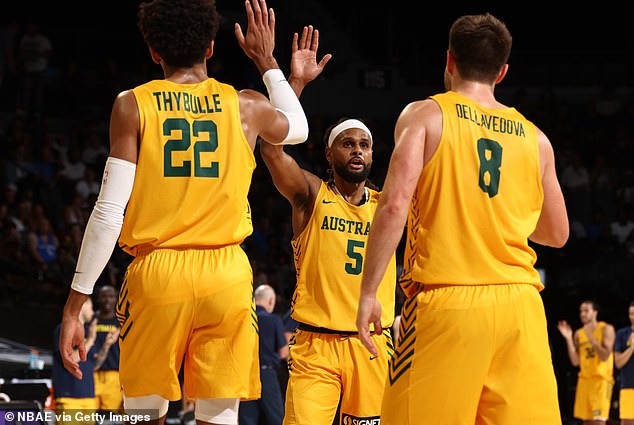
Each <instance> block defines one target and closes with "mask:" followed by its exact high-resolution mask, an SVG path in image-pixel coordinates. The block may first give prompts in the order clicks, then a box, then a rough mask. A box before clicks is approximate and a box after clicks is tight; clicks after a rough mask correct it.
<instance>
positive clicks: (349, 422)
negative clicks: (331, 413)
mask: <svg viewBox="0 0 634 425" xmlns="http://www.w3.org/2000/svg"><path fill="white" fill-rule="evenodd" d="M341 423H342V425H380V424H381V418H380V417H379V416H365V417H358V416H352V415H348V414H346V413H344V414H343V415H342V421H341Z"/></svg>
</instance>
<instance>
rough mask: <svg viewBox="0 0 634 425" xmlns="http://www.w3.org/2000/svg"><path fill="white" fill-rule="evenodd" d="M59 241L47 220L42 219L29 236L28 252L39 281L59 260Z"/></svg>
mask: <svg viewBox="0 0 634 425" xmlns="http://www.w3.org/2000/svg"><path fill="white" fill-rule="evenodd" d="M58 247H59V240H58V239H57V236H56V235H55V232H53V228H52V227H51V223H50V221H49V220H48V219H47V218H40V219H39V220H38V221H37V222H36V224H35V227H34V228H33V229H32V230H31V231H30V232H29V234H28V252H29V254H30V256H31V259H32V260H33V261H34V263H35V265H36V267H37V270H38V276H39V280H41V279H42V278H43V275H44V273H46V272H47V271H48V269H49V265H50V264H51V263H53V262H54V261H55V260H57V248H58Z"/></svg>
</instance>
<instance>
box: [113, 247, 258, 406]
mask: <svg viewBox="0 0 634 425" xmlns="http://www.w3.org/2000/svg"><path fill="white" fill-rule="evenodd" d="M117 318H118V320H119V322H120V324H121V332H120V335H119V345H120V348H121V358H120V365H119V378H120V380H121V384H122V387H123V393H124V394H125V396H126V397H141V396H146V395H151V394H156V395H159V396H162V397H164V398H166V399H168V400H172V401H174V400H179V399H181V397H182V395H181V385H180V382H179V379H178V374H179V371H180V370H181V366H183V376H184V390H185V394H187V398H188V399H190V400H194V399H197V398H242V399H257V398H259V397H260V392H261V385H260V366H259V359H258V349H259V348H258V347H259V340H258V323H257V316H256V314H255V302H254V299H253V272H252V270H251V265H250V263H249V260H248V258H247V256H246V254H245V252H244V251H243V250H242V248H241V247H240V246H239V245H231V246H226V247H222V248H217V249H186V250H173V249H156V250H154V251H151V252H150V253H148V254H145V255H140V256H137V257H136V258H135V259H134V260H133V261H132V263H130V265H129V266H128V269H127V271H126V276H125V279H124V282H123V285H122V287H121V290H120V291H119V300H118V303H117Z"/></svg>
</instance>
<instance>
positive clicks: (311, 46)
mask: <svg viewBox="0 0 634 425" xmlns="http://www.w3.org/2000/svg"><path fill="white" fill-rule="evenodd" d="M318 47H319V31H318V30H316V29H314V28H313V27H312V25H310V26H308V27H304V29H303V31H302V36H301V38H300V37H299V36H298V34H297V33H295V34H294V36H293V44H292V48H291V50H292V52H293V54H292V57H291V76H290V77H289V84H290V86H291V87H292V88H293V91H294V92H295V94H296V96H297V97H299V95H300V94H301V92H302V90H303V89H304V87H306V85H307V84H308V83H309V82H311V81H313V80H314V79H315V78H316V77H317V76H318V75H319V74H321V72H322V71H323V69H324V66H326V63H328V61H329V60H330V58H331V55H329V54H328V55H325V56H324V57H323V58H322V59H321V61H320V62H319V63H317V49H318ZM260 154H261V155H262V159H263V160H264V163H265V164H266V167H267V168H268V170H269V172H270V173H271V177H272V178H273V183H274V184H275V187H276V188H277V190H278V191H279V192H280V193H281V194H282V195H283V196H284V197H285V198H286V199H288V201H289V202H290V203H291V205H292V207H293V232H294V233H295V235H298V234H299V233H301V231H302V230H303V229H304V227H305V226H306V222H307V221H308V218H309V217H310V213H311V212H312V208H313V204H314V201H315V197H316V196H317V192H318V191H319V186H320V184H321V179H320V178H319V177H317V176H315V175H314V174H312V173H310V172H308V171H306V170H303V169H302V168H301V167H300V166H299V164H297V162H296V161H295V159H293V157H292V156H290V155H289V154H287V153H286V152H284V149H283V147H282V146H278V145H276V146H274V145H271V144H268V143H261V144H260Z"/></svg>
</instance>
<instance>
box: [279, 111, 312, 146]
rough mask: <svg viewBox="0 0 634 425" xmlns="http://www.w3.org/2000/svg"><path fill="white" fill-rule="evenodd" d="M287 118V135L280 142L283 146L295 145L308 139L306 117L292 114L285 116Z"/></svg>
mask: <svg viewBox="0 0 634 425" xmlns="http://www.w3.org/2000/svg"><path fill="white" fill-rule="evenodd" d="M286 117H287V118H288V135H287V136H286V138H285V139H284V141H283V142H282V144H284V145H297V144H299V143H304V142H305V141H306V139H308V120H307V119H306V115H304V114H299V113H294V114H289V113H287V114H286Z"/></svg>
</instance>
